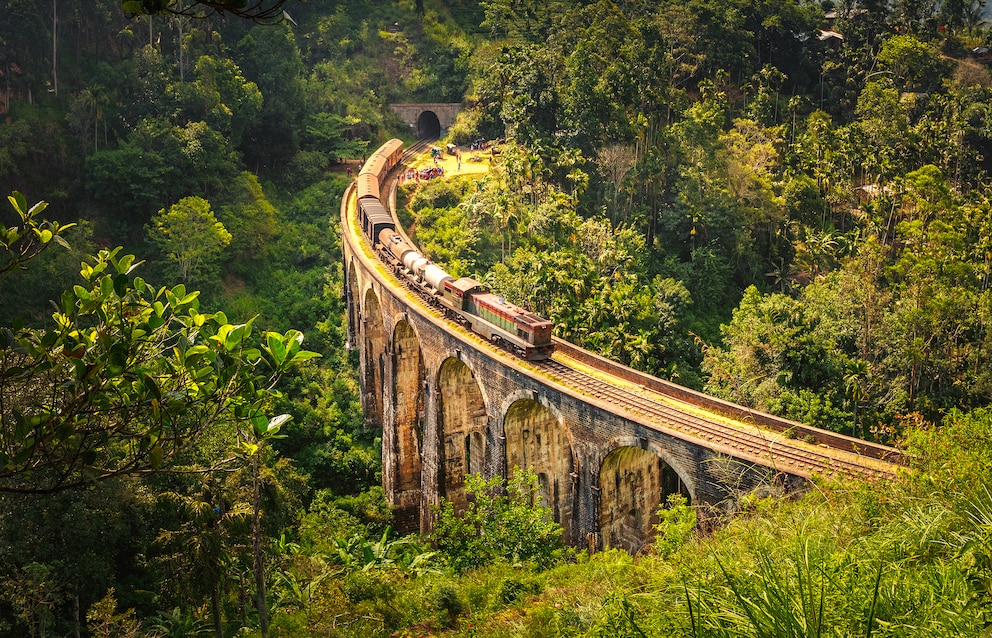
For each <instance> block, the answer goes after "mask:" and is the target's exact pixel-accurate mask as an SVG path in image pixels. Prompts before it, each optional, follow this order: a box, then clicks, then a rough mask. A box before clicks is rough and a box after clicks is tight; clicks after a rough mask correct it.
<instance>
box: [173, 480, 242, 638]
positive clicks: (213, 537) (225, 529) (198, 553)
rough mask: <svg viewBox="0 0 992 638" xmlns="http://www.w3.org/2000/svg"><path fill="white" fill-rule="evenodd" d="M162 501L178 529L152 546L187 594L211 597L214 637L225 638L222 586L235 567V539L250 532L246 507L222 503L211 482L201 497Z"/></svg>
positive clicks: (201, 493) (183, 497)
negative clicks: (174, 514) (177, 520)
mask: <svg viewBox="0 0 992 638" xmlns="http://www.w3.org/2000/svg"><path fill="white" fill-rule="evenodd" d="M161 498H162V499H163V501H164V502H166V503H168V504H169V505H171V506H172V507H173V508H175V511H176V512H177V513H178V514H179V518H180V521H181V523H180V525H179V527H178V529H174V530H162V531H161V532H160V533H159V536H158V538H157V539H156V541H155V544H156V545H157V546H158V547H160V548H162V549H163V550H164V551H165V552H166V554H165V555H164V556H163V561H164V562H165V563H166V564H168V565H169V566H170V567H171V568H172V570H173V572H174V573H175V574H176V577H177V579H178V580H179V581H180V582H181V583H182V585H183V589H184V590H185V591H189V592H191V593H192V594H193V595H194V596H195V595H198V594H201V595H202V594H203V593H207V594H208V595H209V596H210V609H211V614H212V616H213V623H214V635H215V636H216V638H224V625H223V614H222V610H221V600H220V594H221V585H222V584H223V577H224V574H225V572H226V571H227V568H228V566H229V565H230V564H231V563H232V562H233V561H234V552H233V550H234V545H235V542H236V541H235V539H237V538H238V537H239V536H240V537H244V536H245V535H246V534H247V533H248V531H249V530H250V528H251V519H252V512H251V508H250V507H249V506H248V505H247V504H244V503H238V504H236V505H234V506H231V505H229V504H228V503H226V502H225V499H224V498H223V496H222V495H221V492H220V489H219V488H218V486H216V485H214V484H213V481H212V480H210V479H207V480H205V482H204V484H203V486H202V488H201V491H200V493H199V494H196V495H193V496H187V495H184V494H179V493H177V492H166V493H164V494H162V496H161Z"/></svg>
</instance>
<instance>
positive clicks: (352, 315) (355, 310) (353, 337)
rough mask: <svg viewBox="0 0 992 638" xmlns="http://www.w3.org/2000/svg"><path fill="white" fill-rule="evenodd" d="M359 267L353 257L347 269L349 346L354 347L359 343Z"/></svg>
mask: <svg viewBox="0 0 992 638" xmlns="http://www.w3.org/2000/svg"><path fill="white" fill-rule="evenodd" d="M357 271H358V268H357V266H356V265H355V260H354V259H352V260H351V261H350V262H349V263H348V271H347V273H346V274H347V282H348V288H347V290H348V347H349V348H354V347H356V345H357V344H358V336H357V334H356V333H357V332H358V328H357V326H358V315H359V312H360V308H359V299H360V295H359V290H361V289H360V288H359V286H358V274H357Z"/></svg>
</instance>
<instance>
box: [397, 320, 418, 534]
mask: <svg viewBox="0 0 992 638" xmlns="http://www.w3.org/2000/svg"><path fill="white" fill-rule="evenodd" d="M392 363H393V373H394V374H393V406H394V408H395V410H394V419H395V424H394V429H393V449H394V455H393V457H392V467H391V468H390V469H391V471H392V480H393V484H392V486H391V488H392V489H391V492H392V496H393V513H394V520H395V526H396V528H397V530H399V531H400V532H401V533H410V532H415V531H417V530H419V529H420V500H421V499H420V497H421V485H420V475H421V468H422V467H423V447H422V443H423V440H424V427H423V419H424V392H423V388H424V379H425V377H426V373H425V367H424V359H423V355H422V353H421V349H420V339H418V338H417V333H416V332H415V331H414V330H413V326H411V325H410V322H408V321H400V322H399V323H397V324H396V329H395V330H394V331H393V361H392Z"/></svg>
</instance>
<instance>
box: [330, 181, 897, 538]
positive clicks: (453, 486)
mask: <svg viewBox="0 0 992 638" xmlns="http://www.w3.org/2000/svg"><path fill="white" fill-rule="evenodd" d="M384 192H385V189H384ZM341 219H342V229H343V232H342V244H343V255H344V268H345V277H346V279H345V280H346V282H347V283H346V285H345V287H346V290H345V297H346V301H347V306H348V316H349V332H348V339H349V346H350V347H353V348H357V349H358V351H359V361H360V371H361V385H362V401H363V407H364V408H365V414H366V419H367V422H368V423H369V424H370V425H372V426H379V425H381V427H382V446H383V450H382V452H383V484H384V488H385V490H386V493H387V495H388V498H389V500H390V501H391V503H392V504H393V505H394V507H395V513H396V523H397V527H398V528H399V529H401V530H403V531H415V530H418V529H419V530H420V531H422V532H426V531H428V530H429V529H430V528H431V526H432V523H433V520H434V511H433V509H432V506H434V505H436V504H437V503H439V501H440V499H441V498H442V497H443V498H447V499H448V500H450V501H452V502H453V503H454V504H455V507H456V509H457V508H464V507H465V505H466V503H467V500H466V494H465V491H464V480H465V476H466V475H467V474H469V473H480V472H481V473H482V474H483V475H484V476H486V477H487V478H488V477H492V476H496V475H500V476H504V477H505V476H508V475H509V474H510V473H512V472H513V469H514V468H515V467H528V468H531V469H532V470H533V471H534V473H535V474H537V476H538V479H539V488H540V493H541V497H542V503H543V504H544V505H546V506H548V507H550V508H551V510H552V512H553V513H554V517H555V520H556V521H558V522H559V523H560V524H561V525H562V527H563V528H564V530H565V538H566V540H567V541H568V542H570V543H571V544H573V545H588V546H590V547H593V548H603V547H623V548H626V549H627V550H629V551H631V552H636V551H638V550H639V549H640V548H641V547H642V546H643V545H644V544H645V543H647V542H649V541H650V540H651V539H652V538H653V534H654V531H653V528H652V525H653V524H654V523H656V522H657V520H658V519H657V516H656V511H657V509H658V506H659V504H661V503H663V502H665V500H666V499H667V497H668V495H670V494H673V493H681V494H683V495H685V496H686V497H687V498H688V499H689V500H690V502H691V503H692V504H694V505H704V506H721V505H722V506H728V504H729V506H732V504H733V502H734V499H735V497H737V496H740V495H741V494H743V493H745V492H747V491H750V490H754V489H763V490H767V491H768V493H770V494H774V493H782V492H784V491H788V490H792V489H800V488H802V487H803V486H804V485H805V483H806V481H807V480H808V479H809V478H810V477H812V476H814V475H822V476H824V477H829V476H835V477H837V478H845V477H850V476H855V477H862V478H868V479H877V478H884V477H886V476H891V475H892V474H894V473H895V471H896V468H897V464H898V462H899V461H900V459H899V456H898V452H897V451H896V450H894V449H892V448H887V447H884V446H879V445H874V444H871V443H867V442H864V441H859V440H855V439H851V438H848V437H844V436H841V435H837V434H833V433H829V432H824V431H821V430H816V429H813V428H808V427H805V426H803V425H801V424H798V423H795V422H791V421H784V420H782V419H777V418H774V417H771V416H769V415H765V414H761V413H756V412H753V411H750V410H748V409H746V408H742V407H740V406H736V405H732V404H729V403H725V402H722V401H720V400H717V399H715V398H713V397H708V396H705V395H702V394H699V393H696V392H693V391H690V390H688V389H685V388H681V387H679V386H676V385H674V384H670V383H668V382H665V381H662V380H660V379H657V378H653V377H650V376H647V375H644V374H641V373H638V372H636V371H634V370H631V369H629V368H626V367H624V366H622V365H619V364H617V363H614V362H611V361H608V360H605V359H602V358H600V357H598V356H595V355H593V354H592V353H589V352H587V351H584V350H581V349H579V348H577V347H575V346H572V345H570V344H568V343H565V342H561V341H558V342H557V343H556V346H557V347H556V351H555V355H554V357H553V358H552V359H551V360H549V361H546V362H528V361H523V360H521V359H519V358H517V357H514V356H512V355H510V354H508V353H506V352H504V351H503V350H500V349H497V348H495V347H493V346H492V345H490V344H489V343H488V342H486V341H484V340H482V339H481V338H480V337H478V336H476V335H474V334H473V333H471V332H469V331H467V330H466V329H464V328H463V327H461V326H460V325H457V324H455V323H453V322H451V321H449V320H447V319H445V318H444V317H443V316H442V315H441V314H440V313H439V312H438V311H437V310H435V309H433V308H432V307H430V306H428V305H427V304H426V303H425V302H424V301H423V300H422V299H421V298H419V297H418V296H416V295H415V294H414V293H412V292H410V291H409V290H408V289H407V288H405V287H404V285H403V284H402V283H401V282H400V280H399V279H397V277H396V276H395V275H394V273H393V271H392V270H391V269H390V268H389V267H387V266H385V265H384V264H382V263H381V262H379V261H378V260H377V259H376V257H375V254H374V253H373V252H372V248H371V247H370V246H369V245H368V243H367V242H366V241H365V240H364V238H363V236H362V234H361V232H360V229H359V228H358V226H357V225H356V221H355V201H354V193H353V189H352V190H351V191H349V192H348V193H347V194H346V196H345V198H344V201H343V202H342V207H341Z"/></svg>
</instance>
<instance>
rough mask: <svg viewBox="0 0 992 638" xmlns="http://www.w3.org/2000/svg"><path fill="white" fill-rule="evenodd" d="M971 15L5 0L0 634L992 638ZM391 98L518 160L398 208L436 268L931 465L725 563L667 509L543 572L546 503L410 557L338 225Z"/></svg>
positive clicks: (752, 515)
mask: <svg viewBox="0 0 992 638" xmlns="http://www.w3.org/2000/svg"><path fill="white" fill-rule="evenodd" d="M163 9H165V10H164V11H162V10H163ZM239 12H242V13H244V12H247V13H249V14H252V12H254V13H253V14H252V15H249V16H248V17H247V18H245V17H241V16H239V15H238V13H239ZM984 13H985V6H984V2H982V0H977V1H976V2H971V3H969V2H967V1H965V2H942V3H935V2H910V1H908V0H902V1H897V2H894V3H891V4H889V3H881V2H872V1H866V2H851V3H844V2H840V3H836V4H833V3H830V2H827V3H824V4H820V3H805V2H797V1H796V0H767V1H765V2H745V1H743V0H729V1H728V0H720V1H717V0H690V1H689V2H669V1H664V2H641V1H638V0H631V1H618V0H614V1H609V0H599V1H595V2H592V1H580V0H555V1H550V2H549V1H540V0H489V1H486V0H479V1H473V0H450V1H442V0H395V1H390V2H383V3H380V2H363V1H353V2H338V1H335V0H307V2H305V3H303V2H295V1H293V0H290V1H288V2H285V3H279V2H274V1H273V2H261V3H254V2H248V3H227V2H193V1H190V2H164V1H159V0H128V1H124V2H118V1H117V0H89V1H87V2H83V1H81V0H44V1H42V0H0V190H3V191H4V192H5V194H12V195H11V198H10V206H5V207H3V208H2V211H0V221H2V224H0V231H2V235H0V248H2V249H3V251H2V252H0V352H2V355H0V418H2V424H0V637H6V636H24V635H30V636H145V637H151V636H207V635H211V636H232V635H242V636H258V635H261V636H270V635H271V636H421V635H422V636H427V635H452V636H456V635H457V636H462V635H464V636H528V635H529V636H605V635H610V636H670V635H692V636H741V635H752V636H773V635H774V636H812V635H825V634H831V635H864V636H880V635H884V636H905V635H919V636H961V635H974V636H979V635H984V634H983V633H982V632H983V631H984V632H987V631H988V627H989V626H992V595H990V592H992V558H990V557H992V495H990V492H989V489H988V486H987V479H986V477H987V476H988V475H989V471H990V470H992V467H990V466H992V438H990V437H992V435H990V432H992V429H990V423H992V420H990V416H989V413H988V404H989V398H990V394H992V377H990V368H989V365H988V363H989V361H990V349H992V329H990V318H992V292H990V290H989V283H990V275H992V248H990V244H989V242H990V241H992V239H990V238H992V188H990V182H989V174H988V173H989V169H990V167H992V99H990V98H992V72H990V71H992V66H990V65H992V60H990V58H992V54H990V53H989V47H990V46H992V35H990V31H989V25H988V24H987V23H985V22H983V20H982V16H983V15H984ZM404 101H406V102H462V103H463V104H464V106H465V108H464V110H463V112H462V113H461V115H460V116H459V119H458V121H457V122H456V124H455V125H454V126H452V127H451V129H450V130H448V131H446V140H445V141H450V142H453V143H456V144H468V143H470V142H471V141H473V140H476V139H486V140H499V142H498V143H497V144H495V145H494V151H493V154H492V160H491V166H490V170H489V172H488V173H487V174H486V176H485V177H483V178H481V179H480V178H477V177H468V176H462V177H458V176H455V177H452V178H450V179H446V180H438V181H433V182H430V183H426V184H421V185H420V187H419V188H414V187H410V186H408V187H405V189H404V190H403V192H401V198H400V199H401V203H402V205H403V207H404V210H403V217H404V218H405V219H406V220H407V221H409V222H410V224H411V226H412V228H413V229H414V239H415V241H416V242H417V243H418V245H419V246H420V247H421V248H422V249H423V250H424V251H425V253H427V254H428V255H430V256H431V258H433V259H435V260H437V261H439V262H441V263H443V264H444V265H445V266H446V268H447V269H448V270H449V271H450V272H452V274H455V275H472V276H474V277H476V278H478V279H480V280H482V281H484V282H485V283H486V284H487V285H489V286H490V287H491V288H493V289H494V290H496V291H498V292H500V293H501V294H504V295H505V296H506V297H507V298H508V299H510V300H512V301H514V302H516V303H519V304H520V305H523V306H526V307H528V308H531V309H533V310H535V311H537V312H538V313H540V314H542V315H544V316H547V317H549V318H551V319H553V320H554V321H555V323H556V331H557V334H558V335H559V336H561V337H563V338H566V339H569V340H571V341H574V342H576V343H578V344H580V345H582V346H584V347H586V348H589V349H591V350H594V351H597V352H599V353H602V354H604V355H606V356H609V357H611V358H614V359H616V360H619V361H622V362H624V363H626V364H629V365H631V366H633V367H635V368H638V369H641V370H645V371H648V372H651V373H652V374H656V375H659V376H663V377H666V378H669V379H672V380H674V381H676V382H679V383H682V384H685V385H688V386H691V387H694V388H697V389H703V390H705V391H707V392H710V393H712V394H715V395H717V396H720V397H723V398H727V399H730V400H733V401H735V402H738V403H742V404H745V405H749V406H752V407H755V408H758V409H761V410H765V411H769V412H773V413H776V414H779V415H783V416H786V417H789V418H793V419H796V420H799V421H803V422H805V423H809V424H811V425H816V426H820V427H824V428H828V429H832V430H835V431H840V432H844V433H849V434H854V435H856V436H860V437H863V438H868V439H873V440H880V441H883V442H887V443H891V444H898V445H901V446H903V447H904V448H905V449H907V450H908V452H909V454H908V455H907V456H908V457H909V458H910V459H912V460H911V465H912V467H911V468H910V469H909V470H907V473H906V475H905V476H904V477H901V478H900V479H899V480H898V481H894V482H892V483H891V484H887V485H880V486H859V485H833V484H825V483H823V482H817V483H816V484H815V485H814V487H813V489H812V490H811V492H810V494H809V495H808V496H806V497H805V498H803V499H801V500H799V501H797V502H782V501H771V500H766V499H763V498H760V497H759V495H757V494H753V493H741V494H736V495H735V496H734V498H733V499H731V500H730V501H728V502H727V503H724V504H721V506H720V508H718V510H717V511H714V512H707V518H708V520H709V521H711V522H714V529H712V530H709V533H708V534H707V535H706V536H700V534H699V530H696V524H695V521H696V515H695V511H694V510H693V509H692V508H690V507H687V506H686V505H685V504H684V503H680V502H677V501H673V502H672V503H670V504H668V506H667V508H666V509H664V510H662V511H661V512H659V519H660V523H659V526H658V538H657V542H656V543H655V546H654V547H653V548H652V550H651V551H650V552H648V554H646V555H644V556H639V557H636V558H633V557H630V556H627V555H625V554H622V553H617V552H612V551H607V552H603V553H598V554H593V555H589V554H588V553H586V552H585V551H581V552H580V551H577V550H572V549H568V548H564V547H561V546H560V542H559V541H558V540H557V539H558V533H559V530H558V528H557V526H556V525H555V524H554V522H553V521H550V520H548V519H547V516H546V513H545V511H544V510H542V509H541V508H539V507H533V495H534V493H535V487H534V482H533V481H534V480H535V479H534V477H530V476H527V474H526V473H520V475H519V476H518V478H517V479H516V480H515V482H513V483H512V484H511V485H508V486H502V485H501V484H500V483H499V481H498V480H495V481H490V482H489V483H486V482H484V481H483V479H482V478H481V477H479V478H477V479H473V480H474V481H475V482H474V483H472V484H471V486H470V487H471V489H473V490H474V491H475V499H474V501H473V502H472V507H471V508H470V510H469V512H467V513H466V514H465V515H464V516H461V517H459V516H455V513H454V511H453V510H451V509H450V508H446V507H442V508H441V510H440V511H439V517H440V518H439V524H438V527H437V529H436V530H435V533H434V534H433V535H432V536H431V537H429V538H414V537H408V538H397V537H396V536H395V535H394V534H392V532H391V530H390V528H389V524H390V512H389V508H388V505H387V504H386V502H385V499H384V497H383V494H382V490H381V488H379V487H378V485H379V482H380V476H381V468H380V465H379V445H380V439H379V436H380V433H379V432H377V431H376V425H377V424H371V423H366V420H365V418H364V416H363V415H362V413H361V408H360V400H359V389H358V387H357V374H356V372H355V369H354V368H355V360H354V357H353V356H351V355H350V354H349V352H348V351H346V349H345V347H344V345H345V327H344V325H343V321H344V317H343V307H342V302H341V290H342V281H341V279H342V277H341V266H340V245H339V235H340V229H339V228H338V209H339V205H340V200H341V195H342V193H343V192H344V189H345V187H346V185H347V183H348V182H347V176H346V172H345V166H347V164H346V163H344V162H346V161H348V160H351V161H354V162H356V163H357V162H358V161H360V160H361V159H362V158H363V157H364V156H365V154H366V153H367V152H368V150H369V149H372V148H375V147H376V146H377V145H378V144H379V143H380V142H381V141H383V140H385V139H387V138H389V137H392V136H397V135H398V136H400V137H404V138H409V129H408V127H407V126H406V125H405V124H403V123H402V122H400V121H399V119H398V118H397V117H396V116H395V115H394V114H392V113H391V111H390V110H389V108H388V106H387V105H388V104H389V103H391V102H404ZM42 201H44V202H46V203H47V204H40V203H39V204H36V203H37V202H42Z"/></svg>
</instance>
